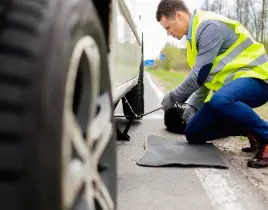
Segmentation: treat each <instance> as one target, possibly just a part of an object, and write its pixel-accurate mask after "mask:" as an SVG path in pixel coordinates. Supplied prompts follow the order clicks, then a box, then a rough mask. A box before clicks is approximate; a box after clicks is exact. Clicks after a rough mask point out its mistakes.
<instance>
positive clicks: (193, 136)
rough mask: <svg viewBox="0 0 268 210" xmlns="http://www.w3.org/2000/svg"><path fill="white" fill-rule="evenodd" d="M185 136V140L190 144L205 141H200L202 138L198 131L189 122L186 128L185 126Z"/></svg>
mask: <svg viewBox="0 0 268 210" xmlns="http://www.w3.org/2000/svg"><path fill="white" fill-rule="evenodd" d="M185 136H186V140H187V141H188V142H189V143H191V144H203V143H205V142H204V141H202V138H200V137H201V136H200V133H199V131H198V130H197V129H195V127H194V126H193V125H192V123H191V122H190V123H189V124H188V125H187V126H186V128H185Z"/></svg>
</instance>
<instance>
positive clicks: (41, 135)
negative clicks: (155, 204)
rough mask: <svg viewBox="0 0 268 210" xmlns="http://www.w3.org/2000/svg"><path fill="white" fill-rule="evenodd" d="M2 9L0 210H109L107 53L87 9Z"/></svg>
mask: <svg viewBox="0 0 268 210" xmlns="http://www.w3.org/2000/svg"><path fill="white" fill-rule="evenodd" d="M5 2H8V3H4V2H0V8H1V11H0V12H1V14H0V17H1V25H0V32H1V33H0V64H1V65H0V90H1V93H2V94H1V95H0V115H1V121H0V137H1V138H0V139H1V140H0V157H1V158H0V182H1V184H0V203H1V209H6V210H36V209H38V210H48V209H49V210H63V209H72V210H76V209H89V210H96V209H101V210H108V209H109V210H110V209H115V208H116V165H115V160H116V155H115V135H114V125H113V113H112V107H113V105H112V100H111V87H110V78H109V71H108V63H107V49H106V44H105V42H104V36H103V33H102V31H101V25H100V23H99V21H98V18H97V14H96V12H95V10H94V7H93V4H92V3H91V1H90V0H75V1H73V0H58V1H55V0H35V1H32V0H24V1H21V0H13V1H5ZM84 207H85V208H84Z"/></svg>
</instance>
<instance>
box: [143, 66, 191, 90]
mask: <svg viewBox="0 0 268 210" xmlns="http://www.w3.org/2000/svg"><path fill="white" fill-rule="evenodd" d="M146 71H147V72H150V73H151V74H152V75H153V76H155V77H156V78H157V79H159V80H160V82H161V84H162V85H163V86H164V88H165V90H166V91H169V90H172V89H174V88H176V87H177V86H178V85H179V84H180V83H181V82H182V81H183V79H184V78H185V77H186V75H187V72H169V71H165V70H161V69H156V70H149V69H146Z"/></svg>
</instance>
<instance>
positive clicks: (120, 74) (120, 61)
mask: <svg viewBox="0 0 268 210" xmlns="http://www.w3.org/2000/svg"><path fill="white" fill-rule="evenodd" d="M112 16H113V17H112V18H113V19H112V20H113V21H112V48H111V49H112V52H111V58H110V59H111V65H110V66H111V77H112V80H113V81H112V85H113V86H115V87H119V86H122V85H124V84H126V83H127V82H129V81H130V80H132V79H134V78H137V77H138V72H139V66H140V62H141V41H142V40H141V32H140V30H139V28H138V25H139V21H140V17H139V15H138V11H137V10H136V1H135V0H115V1H113V15H112ZM115 87H114V88H115Z"/></svg>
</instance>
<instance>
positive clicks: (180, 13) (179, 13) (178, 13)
mask: <svg viewBox="0 0 268 210" xmlns="http://www.w3.org/2000/svg"><path fill="white" fill-rule="evenodd" d="M181 16H182V12H181V11H177V12H176V15H175V17H176V18H178V19H180V18H181Z"/></svg>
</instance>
